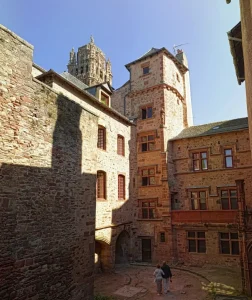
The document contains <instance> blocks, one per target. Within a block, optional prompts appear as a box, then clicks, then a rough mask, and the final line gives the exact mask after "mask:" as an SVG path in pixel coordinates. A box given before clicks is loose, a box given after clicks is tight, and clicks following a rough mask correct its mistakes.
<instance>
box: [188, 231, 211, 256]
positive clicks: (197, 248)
mask: <svg viewBox="0 0 252 300" xmlns="http://www.w3.org/2000/svg"><path fill="white" fill-rule="evenodd" d="M189 233H194V237H189ZM199 233H204V238H202V237H199V236H198V235H199ZM186 238H187V245H188V252H189V253H197V254H206V253H207V249H206V232H205V231H194V230H188V231H187V232H186ZM190 241H195V249H196V251H190ZM199 241H204V242H205V251H204V252H199V248H200V247H199Z"/></svg>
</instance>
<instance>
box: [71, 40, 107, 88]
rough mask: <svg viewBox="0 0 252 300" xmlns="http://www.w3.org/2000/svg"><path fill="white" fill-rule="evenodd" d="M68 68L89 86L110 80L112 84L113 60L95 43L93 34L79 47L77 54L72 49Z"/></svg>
mask: <svg viewBox="0 0 252 300" xmlns="http://www.w3.org/2000/svg"><path fill="white" fill-rule="evenodd" d="M67 69H68V72H69V73H70V74H71V75H73V76H75V77H77V78H78V79H79V80H81V81H82V82H84V83H85V84H87V85H88V86H92V85H96V84H99V83H103V82H109V83H110V84H111V85H112V70H111V62H110V60H109V59H108V60H107V59H106V57H105V55H104V53H103V52H102V51H101V49H100V48H98V47H97V46H96V45H95V43H94V38H93V37H92V36H91V38H90V42H89V43H88V44H87V45H84V46H82V47H80V48H79V49H78V52H77V55H76V53H75V51H74V49H72V50H71V52H70V57H69V63H68V65H67Z"/></svg>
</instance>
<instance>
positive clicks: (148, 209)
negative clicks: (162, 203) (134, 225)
mask: <svg viewBox="0 0 252 300" xmlns="http://www.w3.org/2000/svg"><path fill="white" fill-rule="evenodd" d="M143 203H148V206H143ZM139 204H140V205H139V207H140V209H139V215H140V219H143V220H155V219H157V200H156V199H141V200H139ZM150 204H154V205H153V206H151V205H150ZM144 210H145V211H146V212H147V217H144V216H145V213H143V211H144ZM150 212H151V213H150ZM150 216H151V218H150Z"/></svg>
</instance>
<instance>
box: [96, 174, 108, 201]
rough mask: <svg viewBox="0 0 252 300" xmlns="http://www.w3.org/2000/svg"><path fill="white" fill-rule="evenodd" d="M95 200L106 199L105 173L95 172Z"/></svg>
mask: <svg viewBox="0 0 252 300" xmlns="http://www.w3.org/2000/svg"><path fill="white" fill-rule="evenodd" d="M97 198H98V199H106V173H105V172H104V171H97Z"/></svg>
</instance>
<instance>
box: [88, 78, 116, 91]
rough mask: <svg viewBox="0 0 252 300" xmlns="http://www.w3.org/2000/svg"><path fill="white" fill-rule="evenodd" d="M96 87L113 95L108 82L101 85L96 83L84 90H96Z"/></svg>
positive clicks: (112, 89)
mask: <svg viewBox="0 0 252 300" xmlns="http://www.w3.org/2000/svg"><path fill="white" fill-rule="evenodd" d="M96 87H101V88H104V89H105V90H107V91H108V92H109V93H113V91H114V90H115V89H114V88H113V87H112V86H111V84H110V83H109V81H104V82H102V83H98V84H95V85H91V86H88V87H87V88H86V90H88V89H90V88H96Z"/></svg>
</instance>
